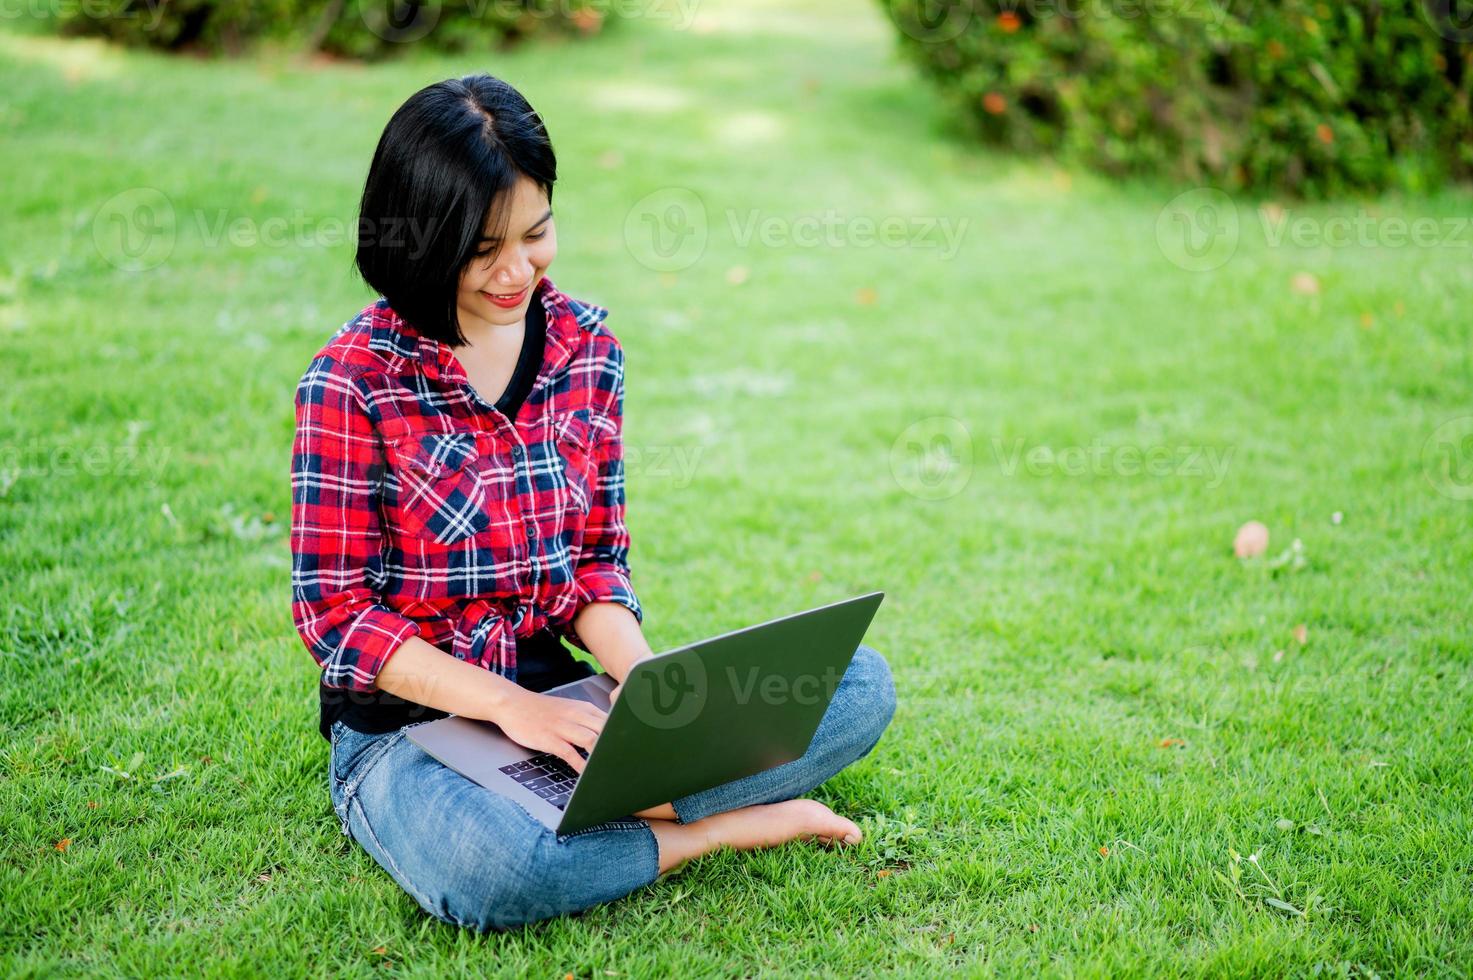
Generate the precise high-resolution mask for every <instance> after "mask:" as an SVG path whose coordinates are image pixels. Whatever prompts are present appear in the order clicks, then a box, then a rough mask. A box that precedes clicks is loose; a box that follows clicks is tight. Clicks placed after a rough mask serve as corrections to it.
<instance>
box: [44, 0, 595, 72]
mask: <svg viewBox="0 0 1473 980" xmlns="http://www.w3.org/2000/svg"><path fill="white" fill-rule="evenodd" d="M607 9H608V4H607V3H606V2H600V0H425V2H418V3H409V2H397V3H396V2H395V0H106V2H98V3H73V4H60V5H58V11H59V12H58V13H55V14H53V15H52V20H53V22H54V25H55V27H56V29H57V30H58V31H60V32H61V33H63V34H86V35H98V36H103V37H107V38H111V39H112V40H115V41H118V42H121V43H123V44H129V45H134V46H139V47H152V48H161V49H165V50H194V51H202V52H209V53H232V54H234V53H241V52H243V51H245V50H247V49H248V48H249V47H250V46H251V45H252V44H254V43H255V42H257V41H260V40H263V39H267V38H270V39H274V40H279V41H283V42H285V43H288V44H293V45H300V46H302V47H305V48H309V49H312V50H321V51H325V52H328V53H330V54H337V55H343V56H348V57H354V58H369V59H371V58H379V57H383V56H386V55H390V54H394V53H396V52H399V51H403V50H406V49H407V48H409V47H410V46H415V45H425V46H429V47H433V48H435V49H438V50H443V51H467V50H475V49H478V48H479V49H484V48H486V47H489V46H494V45H497V44H503V43H507V42H511V41H516V40H519V39H521V38H524V37H526V36H528V35H532V34H537V33H541V32H549V31H552V32H568V33H590V32H593V31H596V30H598V29H599V28H600V27H601V26H602V24H603V22H604V20H605V17H606V12H607ZM394 11H397V13H393V12H394Z"/></svg>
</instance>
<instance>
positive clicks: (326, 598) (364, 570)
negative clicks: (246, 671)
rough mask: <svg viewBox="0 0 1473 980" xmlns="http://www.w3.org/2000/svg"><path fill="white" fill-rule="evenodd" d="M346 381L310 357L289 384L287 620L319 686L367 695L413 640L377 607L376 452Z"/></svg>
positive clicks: (350, 381) (408, 629)
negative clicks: (293, 422) (293, 421)
mask: <svg viewBox="0 0 1473 980" xmlns="http://www.w3.org/2000/svg"><path fill="white" fill-rule="evenodd" d="M364 404H365V403H364V399H363V397H362V393H361V392H360V390H359V388H358V385H357V383H356V379H355V378H353V377H352V376H351V375H350V374H349V373H348V372H347V371H345V370H344V369H343V368H342V367H341V366H339V365H337V364H336V363H335V362H334V361H333V360H332V358H330V357H327V356H322V357H318V358H317V359H315V360H314V361H313V362H312V363H311V364H310V365H309V366H308V368H307V371H306V373H305V374H303V376H302V380H301V382H300V383H299V384H298V385H297V394H296V417H297V429H296V437H295V439H294V440H293V444H292V527H291V545H292V619H293V621H294V622H295V624H296V627H297V632H298V634H299V635H300V636H301V638H302V642H303V643H304V644H306V646H307V650H308V651H309V652H310V653H311V654H312V657H313V659H314V660H316V661H317V664H318V666H319V667H321V668H322V683H323V685H324V686H325V687H329V688H338V689H342V690H348V691H365V692H366V691H373V690H374V689H375V687H374V678H375V677H376V676H377V674H378V672H379V669H380V668H381V667H382V666H383V663H384V661H385V660H387V659H388V657H389V655H390V654H391V653H393V652H394V650H396V649H397V648H398V647H399V645H400V644H402V643H403V642H404V641H405V640H406V639H407V638H409V637H411V636H417V635H418V634H419V626H418V624H416V623H415V622H414V621H413V620H410V619H407V618H405V617H404V616H401V615H400V614H399V613H397V612H395V611H394V610H393V609H390V608H389V607H388V606H386V605H384V604H383V603H382V602H381V601H380V597H379V593H378V586H379V584H380V581H381V579H382V576H383V558H382V555H381V553H380V548H381V542H382V530H381V528H380V524H379V511H378V486H379V482H380V479H381V478H382V476H383V472H384V466H385V463H384V457H383V448H382V446H381V444H380V443H379V439H378V435H377V433H376V432H375V431H374V428H373V423H372V421H371V420H370V418H369V416H368V412H367V410H366V408H365V407H364Z"/></svg>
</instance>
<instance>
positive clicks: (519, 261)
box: [491, 249, 532, 289]
mask: <svg viewBox="0 0 1473 980" xmlns="http://www.w3.org/2000/svg"><path fill="white" fill-rule="evenodd" d="M506 251H510V252H511V253H512V254H510V255H508V254H504V253H505V252H506ZM491 278H492V280H493V281H494V282H496V283H498V284H500V285H502V286H508V287H510V288H512V289H515V288H517V287H518V286H522V285H525V284H526V282H527V280H528V279H531V278H532V263H531V261H529V260H528V258H527V256H526V254H525V253H524V252H523V251H522V250H521V249H511V250H505V249H504V250H503V254H502V255H501V256H500V258H499V260H498V261H497V263H496V268H495V269H493V270H492V271H491Z"/></svg>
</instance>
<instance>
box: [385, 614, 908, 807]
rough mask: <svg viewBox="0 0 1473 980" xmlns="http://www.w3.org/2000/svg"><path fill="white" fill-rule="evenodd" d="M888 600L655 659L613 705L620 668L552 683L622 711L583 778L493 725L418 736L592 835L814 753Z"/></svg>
mask: <svg viewBox="0 0 1473 980" xmlns="http://www.w3.org/2000/svg"><path fill="white" fill-rule="evenodd" d="M883 598H884V593H883V592H871V593H868V594H866V595H861V596H856V597H854V598H852V599H845V600H843V601H842V602H835V603H832V604H830V605H826V606H820V607H818V608H816V609H809V610H807V611H806V612H800V613H794V614H793V615H790V616H784V617H782V618H780V619H774V620H771V621H770V622H766V623H760V624H758V625H756V626H748V627H746V628H745V629H739V630H736V631H734V632H731V633H723V634H722V635H720V636H715V637H712V638H711V639H708V640H701V641H700V642H698V643H692V644H689V645H687V646H682V647H677V648H675V649H673V650H669V651H667V652H665V653H661V654H658V655H656V656H654V657H650V658H647V659H645V660H642V661H640V662H639V663H637V664H635V666H634V668H633V669H632V670H630V671H629V675H628V676H627V677H626V678H625V679H624V689H623V690H622V691H620V692H619V698H618V700H617V701H614V702H613V707H612V710H610V698H609V693H610V692H611V691H612V690H613V689H614V687H615V684H614V681H613V679H612V678H610V677H609V676H608V675H607V674H594V675H593V676H591V677H586V678H583V679H580V680H577V681H574V682H572V683H570V684H564V685H562V686H561V687H555V688H552V689H550V690H547V691H544V692H542V693H544V694H549V695H553V696H555V697H564V698H577V699H580V700H583V701H587V702H589V703H590V704H593V705H595V706H597V707H598V708H600V709H602V710H603V711H606V712H608V713H609V714H608V717H607V718H606V719H605V720H604V726H603V730H602V731H601V732H600V733H599V736H598V739H597V740H596V741H595V742H594V744H593V749H592V751H590V752H588V753H586V759H587V761H586V763H585V765H584V769H583V772H582V774H581V775H580V774H579V773H577V772H575V771H574V770H573V769H572V768H571V767H570V766H569V765H568V764H567V763H566V762H564V761H563V760H562V759H560V758H558V757H557V756H555V755H552V754H551V753H547V752H538V751H537V750H535V749H529V748H526V747H524V746H521V745H518V744H517V743H516V742H513V741H512V740H511V739H510V738H508V737H507V736H506V735H504V734H502V732H501V729H499V728H498V727H497V726H496V725H495V724H494V723H492V722H489V721H483V720H480V719H474V718H465V717H462V716H459V715H451V716H449V717H447V718H441V719H438V720H435V721H428V722H423V723H421V724H417V725H412V726H410V727H408V728H406V729H405V730H404V731H405V735H406V736H407V737H408V738H409V740H410V741H412V742H413V743H414V744H416V745H418V746H419V747H420V748H422V749H424V750H425V751H426V752H428V753H429V754H430V755H432V756H434V757H435V758H436V759H438V760H440V761H441V762H442V763H444V764H445V765H446V766H449V767H450V768H451V769H454V770H455V771H456V772H458V773H460V774H462V775H463V776H465V777H466V778H467V779H470V780H473V781H475V782H477V783H479V784H480V785H482V786H484V787H486V788H487V789H489V790H492V791H493V792H496V793H501V794H503V795H504V796H507V797H510V798H511V799H513V800H515V801H516V802H517V803H519V804H521V805H522V807H523V808H524V809H526V810H527V811H528V812H529V813H531V814H532V815H533V816H534V817H536V818H537V819H539V820H541V821H542V822H543V823H544V824H545V825H547V826H548V827H551V828H553V829H554V830H556V831H557V832H558V833H563V834H570V833H573V832H575V831H579V830H585V829H587V828H589V827H593V826H596V825H598V824H600V823H604V822H605V821H608V820H613V819H616V818H624V817H628V816H629V815H631V814H633V813H634V812H635V811H636V810H643V809H645V808H646V807H652V806H657V805H659V804H661V803H667V802H670V801H671V800H677V799H679V798H681V797H682V796H686V795H689V794H691V793H697V792H700V791H701V790H706V789H710V788H712V787H713V786H719V785H721V784H722V783H726V782H730V781H731V780H733V779H740V778H742V777H743V776H750V775H753V774H755V773H759V772H762V771H764V770H767V769H771V768H773V767H774V766H780V765H782V764H783V763H785V762H791V761H793V760H794V759H797V758H798V757H799V756H801V755H802V754H803V753H804V752H806V751H808V745H809V743H810V742H812V741H813V734H814V732H816V731H817V730H818V723H819V721H821V720H822V718H823V715H824V712H825V711H826V710H827V709H828V706H829V702H830V701H831V700H832V699H833V696H834V690H835V689H836V688H837V687H838V685H839V680H840V679H841V678H842V677H843V676H844V671H845V670H846V669H848V667H849V661H850V660H851V659H852V658H853V656H854V651H855V648H857V647H858V646H859V644H860V641H861V640H863V639H864V634H865V631H866V630H867V629H869V624H870V621H871V620H872V619H873V618H874V615H875V610H877V609H878V608H879V605H880V601H881V600H882V599H883ZM579 752H580V754H583V752H582V750H581V749H579Z"/></svg>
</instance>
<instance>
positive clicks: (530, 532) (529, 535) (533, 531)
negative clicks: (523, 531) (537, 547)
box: [527, 524, 537, 541]
mask: <svg viewBox="0 0 1473 980" xmlns="http://www.w3.org/2000/svg"><path fill="white" fill-rule="evenodd" d="M535 537H537V529H536V528H535V527H533V526H532V525H530V524H528V525H527V540H528V541H531V540H532V539H533V538H535Z"/></svg>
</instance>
